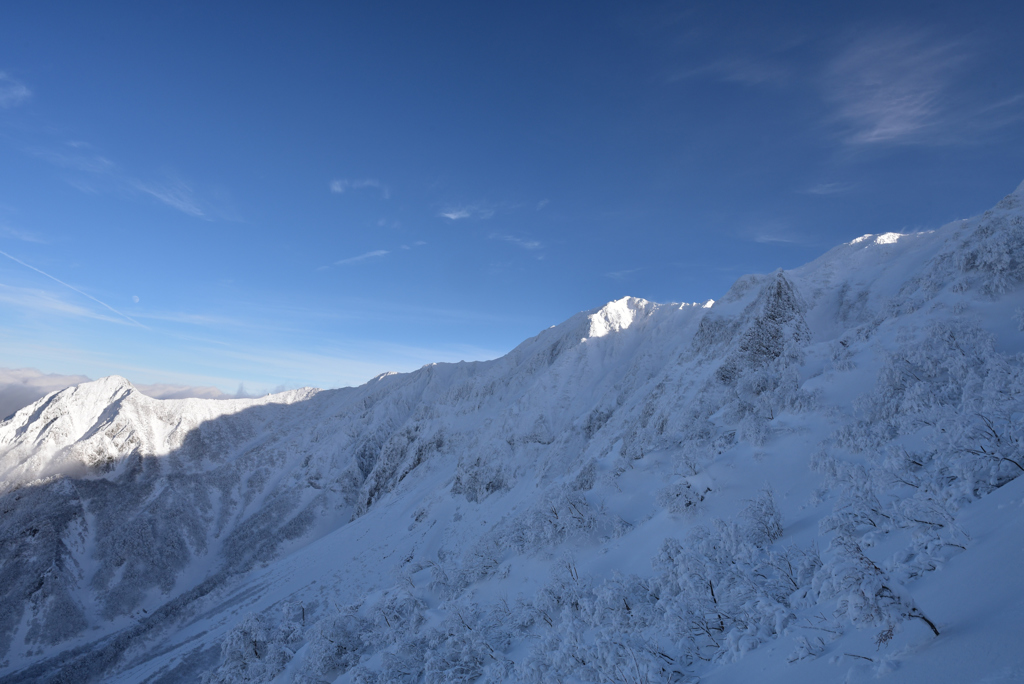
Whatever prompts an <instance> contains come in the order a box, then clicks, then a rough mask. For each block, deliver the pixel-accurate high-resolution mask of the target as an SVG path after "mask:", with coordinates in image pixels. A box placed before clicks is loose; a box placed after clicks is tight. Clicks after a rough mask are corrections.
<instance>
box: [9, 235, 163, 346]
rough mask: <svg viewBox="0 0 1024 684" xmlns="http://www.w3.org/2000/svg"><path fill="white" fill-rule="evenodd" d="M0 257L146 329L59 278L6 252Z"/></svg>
mask: <svg viewBox="0 0 1024 684" xmlns="http://www.w3.org/2000/svg"><path fill="white" fill-rule="evenodd" d="M0 255H2V256H5V257H7V258H8V259H10V260H11V261H13V262H15V263H18V264H21V265H22V266H24V267H25V268H28V269H31V270H33V271H35V272H36V273H38V274H40V275H42V276H46V277H47V278H49V279H50V280H52V281H53V282H55V283H58V284H60V285H63V286H64V287H66V288H67V289H69V290H71V291H73V292H77V293H78V294H80V295H82V296H83V297H85V298H87V299H90V300H92V301H93V302H95V303H97V304H99V305H100V306H102V307H103V308H105V309H107V310H109V311H112V312H113V313H115V314H117V315H118V316H120V317H121V318H123V319H125V320H126V321H129V322H130V323H132V324H134V325H137V326H138V327H140V328H145V327H146V326H144V325H143V324H142V323H139V322H138V321H137V320H135V319H134V318H132V317H131V316H129V315H127V314H123V313H121V312H120V311H118V310H117V309H115V308H114V307H112V306H110V305H109V304H107V303H106V302H103V301H100V300H99V299H97V298H96V297H93V296H92V295H91V294H88V293H87V292H82V291H81V290H79V289H78V288H77V287H75V286H73V285H68V284H67V283H65V282H64V281H63V280H60V279H59V278H55V277H54V276H52V275H50V274H49V273H47V272H45V271H42V270H40V269H38V268H36V267H35V266H32V265H30V264H26V263H25V262H24V261H22V260H21V259H18V258H16V257H13V256H11V255H10V254H8V253H7V252H3V251H0ZM147 329H148V328H147Z"/></svg>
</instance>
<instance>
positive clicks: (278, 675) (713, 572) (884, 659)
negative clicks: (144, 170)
mask: <svg viewBox="0 0 1024 684" xmlns="http://www.w3.org/2000/svg"><path fill="white" fill-rule="evenodd" d="M1022 200H1024V186H1022V188H1021V189H1018V191H1017V193H1015V194H1013V195H1011V196H1009V197H1008V198H1007V199H1005V200H1004V201H1003V202H1001V203H1000V204H999V205H998V206H997V207H996V208H995V209H993V210H992V211H991V212H988V213H986V214H985V215H983V216H981V217H978V218H975V219H972V220H970V221H964V222H958V223H955V224H951V225H949V226H946V227H944V228H942V229H940V230H938V231H935V232H933V233H920V234H915V235H907V236H897V235H892V234H890V235H883V236H866V237H865V238H861V239H859V240H856V241H854V242H852V243H850V244H848V245H842V246H840V247H837V248H836V249H834V250H832V251H831V252H829V253H828V254H826V255H824V256H823V257H821V258H819V259H818V260H816V261H814V262H812V263H810V264H808V265H806V266H804V267H802V268H799V269H795V270H793V271H779V272H776V273H773V274H770V275H761V276H747V277H744V278H741V279H740V280H739V281H737V283H736V284H735V285H734V286H733V288H732V289H731V290H730V291H729V292H728V293H727V294H726V295H725V296H724V297H723V298H722V299H721V300H720V301H718V302H715V303H714V304H713V305H712V304H711V303H708V304H706V305H682V306H680V305H656V304H652V303H650V302H645V301H643V300H638V299H633V298H626V299H623V300H619V301H616V302H612V303H611V304H609V305H607V306H605V307H603V308H601V309H598V310H595V311H591V312H586V313H583V314H579V315H578V316H575V317H573V318H572V319H570V320H569V321H567V322H565V323H563V324H562V325H559V326H556V327H554V328H551V329H549V330H546V331H544V332H543V333H541V334H540V335H538V336H537V337H535V338H533V339H531V340H528V341H526V342H524V343H523V344H522V345H520V346H519V347H517V348H516V349H515V350H513V351H512V352H511V353H510V354H508V355H507V356H505V357H503V358H501V359H497V360H495V361H490V362H486V363H474V364H465V363H464V364H450V365H433V366H427V367H424V368H423V369H421V370H419V371H417V372H415V373H410V374H407V375H387V376H381V377H380V378H377V379H375V380H374V381H372V382H370V383H368V384H367V385H364V386H362V387H359V388H354V389H346V390H337V391H325V392H317V391H313V390H305V391H297V392H291V393H286V394H284V395H277V396H274V397H268V398H263V399H259V400H235V401H223V402H212V401H202V400H181V401H157V400H153V399H150V398H148V397H145V396H142V395H140V394H139V393H138V392H136V391H135V390H134V389H133V388H132V387H131V386H130V385H129V384H128V383H127V382H126V381H124V380H123V379H119V378H109V379H106V380H103V381H99V382H96V383H89V384H86V385H81V386H79V387H77V388H71V389H69V390H65V391H63V392H60V393H57V394H53V395H50V396H48V397H46V398H44V399H42V400H40V402H37V403H36V404H35V405H33V406H30V407H27V408H26V409H24V410H22V411H20V412H19V413H17V414H16V415H15V416H13V417H12V418H11V419H9V420H8V421H6V422H4V423H3V424H2V425H0V478H2V480H0V511H2V513H3V515H2V517H0V549H2V554H0V679H6V680H9V681H24V680H29V681H32V680H40V681H48V680H55V681H90V680H94V681H125V682H129V681H164V682H173V681H196V680H199V679H201V680H202V681H205V682H209V683H213V682H246V681H249V682H270V681H277V682H292V681H296V682H363V683H370V682H376V683H383V682H410V683H411V682H431V683H433V682H544V683H547V682H636V683H641V682H642V683H654V682H698V681H701V682H705V681H797V682H801V681H821V680H822V679H823V678H824V677H826V676H828V677H832V678H834V679H839V678H841V677H843V676H845V677H847V680H848V681H859V680H861V679H863V680H867V679H870V678H873V677H875V676H884V675H886V674H887V673H889V672H891V671H892V670H894V669H897V668H902V669H901V673H900V675H899V678H900V681H935V679H934V677H931V678H930V679H929V676H927V673H926V670H925V669H921V668H925V667H926V665H924V664H923V663H946V665H944V666H945V667H947V671H946V674H947V675H949V676H954V671H956V672H958V673H959V674H957V675H956V676H958V677H959V678H960V679H963V677H964V676H966V675H964V673H965V672H969V673H974V674H977V670H976V669H974V670H963V669H961V670H956V667H961V668H963V667H968V666H966V665H963V664H961V665H956V663H957V662H959V663H964V662H966V663H971V659H972V658H976V657H977V653H978V652H980V650H985V651H986V652H988V651H991V650H992V649H993V648H999V647H1000V644H1004V645H1005V644H1009V643H1010V642H1011V641H1012V635H1013V634H1016V633H1019V631H1020V630H1021V629H1024V618H1021V617H1020V615H1021V614H1022V611H1020V610H1017V609H1016V608H1015V606H1019V604H1021V603H1024V592H1022V591H1021V590H1020V588H1019V586H1017V585H1019V582H1018V581H1017V580H1016V578H1015V574H1014V571H1013V568H1014V567H1015V566H1014V564H1015V563H1018V562H1020V561H1022V560H1024V559H1022V558H1021V556H1022V554H1021V553H1020V552H1018V551H1016V550H1014V549H1015V548H1016V547H1014V548H1010V546H1012V545H1006V544H1002V543H998V540H1005V539H1007V538H1009V539H1012V538H1013V537H1012V535H1013V534H1016V532H1014V531H1015V530H1022V529H1024V507H1022V506H1021V505H1019V504H1017V503H1013V502H1014V501H1016V499H1015V498H1013V497H1018V498H1019V499H1020V500H1021V501H1022V502H1024V491H1022V490H1021V488H1020V487H1019V485H1020V484H1021V483H1024V480H1018V481H1015V480H1016V478H1017V477H1018V475H1020V474H1022V473H1024V444H1022V440H1024V355H1022V351H1024V331H1022V328H1024V324H1022V323H1021V322H1020V321H1021V320H1022V317H1021V314H1020V311H1021V309H1022V307H1024V301H1022V300H1024V297H1022V293H1024V283H1022V282H1021V281H1022V279H1024V267H1022V266H1021V264H1024V207H1022ZM990 502H998V503H990ZM1007 502H1010V503H1007ZM1011 504H1012V505H1011ZM1001 535H1002V536H1001ZM1018 546H1019V544H1018ZM992 565H995V566H996V567H998V566H1000V565H1005V566H1006V569H1005V571H1004V572H1002V573H999V572H989V570H990V566H992ZM986 572H987V573H988V575H986V576H988V577H989V578H990V579H989V585H990V586H986V587H981V588H978V589H976V590H975V591H976V595H975V596H974V597H973V600H974V602H975V603H976V604H978V605H981V604H982V603H984V602H985V601H988V603H986V604H985V605H988V606H992V607H990V608H989V609H988V610H990V612H991V614H990V615H989V616H988V617H987V619H986V620H985V621H977V618H971V617H970V616H971V614H972V613H971V611H968V610H966V609H963V608H958V607H957V606H962V605H965V602H967V600H966V599H960V598H956V597H959V596H960V593H962V592H960V593H958V592H959V590H958V589H956V590H955V588H956V587H959V586H960V584H957V582H962V578H963V577H965V576H974V575H977V576H981V575H985V573H986ZM946 578H954V579H946ZM956 578H961V580H956ZM946 582H951V583H952V584H948V583H946ZM1008 587H1009V589H1007V588H1008ZM1000 592H1003V593H1000ZM1006 592H1009V593H1006ZM936 597H941V598H936ZM993 597H998V598H999V600H998V601H996V600H995V599H994V598H993ZM958 601H959V602H958ZM957 611H959V612H957ZM972 620H974V621H973V622H972ZM986 630H987V631H986ZM980 635H986V636H985V640H987V645H986V646H985V648H984V649H981V647H979V646H977V645H976V644H975V641H978V640H981V636H980ZM937 639H938V640H943V641H942V642H941V643H942V647H941V648H942V651H941V652H940V651H937V650H935V649H936V648H937V647H936V646H935V645H934V644H936V643H939V641H937ZM972 639H973V640H972ZM1000 639H1003V641H999V640H1000ZM958 649H959V650H958ZM972 649H973V650H972ZM979 649H980V650H979ZM1004 650H1006V651H1008V652H1010V651H1014V649H1012V648H1009V647H1007V648H1005V649H1004ZM945 653H949V654H953V655H955V656H956V661H955V662H953V661H950V660H948V659H947V660H943V657H944V656H943V654H945ZM953 655H951V656H950V658H953ZM1004 665H1005V667H1004ZM837 666H838V667H839V668H841V670H837ZM936 667H937V666H936ZM971 667H974V665H971ZM993 667H995V666H993ZM1000 667H1003V668H1004V669H1002V670H992V671H991V672H990V673H989V674H990V675H991V677H994V679H991V681H1002V680H1000V679H999V677H1003V678H1004V680H1006V681H1013V677H1015V676H1016V675H1017V674H1020V673H1022V672H1024V662H1021V661H1020V660H1019V656H1018V660H1013V661H1011V662H1009V663H1004V664H1003V665H1000ZM823 668H825V669H823ZM915 668H916V669H915ZM949 668H952V669H949ZM1015 668H1016V669H1015ZM894 681H895V680H894Z"/></svg>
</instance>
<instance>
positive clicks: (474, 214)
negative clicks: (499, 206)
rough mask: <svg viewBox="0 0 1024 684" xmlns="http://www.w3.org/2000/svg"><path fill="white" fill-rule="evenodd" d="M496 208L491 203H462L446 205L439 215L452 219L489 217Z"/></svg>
mask: <svg viewBox="0 0 1024 684" xmlns="http://www.w3.org/2000/svg"><path fill="white" fill-rule="evenodd" d="M494 212H495V208H494V207H493V206H491V205H489V204H484V203H482V202H481V203H476V204H461V205H453V206H449V207H446V208H445V209H444V210H442V211H441V213H440V214H438V216H441V217H444V218H446V219H451V220H452V221H458V220H460V219H470V218H471V219H489V218H491V217H492V216H494Z"/></svg>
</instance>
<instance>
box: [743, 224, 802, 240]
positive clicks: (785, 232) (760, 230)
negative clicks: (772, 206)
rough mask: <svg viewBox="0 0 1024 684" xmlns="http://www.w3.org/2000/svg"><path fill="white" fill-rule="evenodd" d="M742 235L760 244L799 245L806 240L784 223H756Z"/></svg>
mask: <svg viewBox="0 0 1024 684" xmlns="http://www.w3.org/2000/svg"><path fill="white" fill-rule="evenodd" d="M741 234H742V235H743V236H744V237H746V238H747V239H748V240H752V241H754V242H757V243H760V244H772V243H782V244H798V243H801V242H804V238H803V237H802V236H800V235H799V234H798V233H797V232H796V231H794V230H793V228H792V226H790V225H789V224H788V223H786V222H784V221H765V222H762V223H755V224H753V225H751V226H749V227H747V228H746V229H745V230H743V231H742V232H741Z"/></svg>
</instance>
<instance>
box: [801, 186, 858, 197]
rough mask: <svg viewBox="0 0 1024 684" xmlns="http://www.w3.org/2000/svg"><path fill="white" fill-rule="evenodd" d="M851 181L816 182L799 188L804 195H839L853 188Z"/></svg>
mask: <svg viewBox="0 0 1024 684" xmlns="http://www.w3.org/2000/svg"><path fill="white" fill-rule="evenodd" d="M853 188H854V186H853V184H852V183H818V184H817V185H813V186H811V187H809V188H805V189H803V190H801V191H800V192H802V193H803V194H805V195H839V194H842V193H844V192H849V191H850V190H853Z"/></svg>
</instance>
